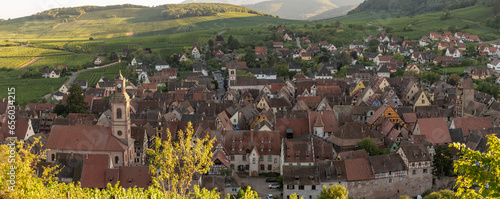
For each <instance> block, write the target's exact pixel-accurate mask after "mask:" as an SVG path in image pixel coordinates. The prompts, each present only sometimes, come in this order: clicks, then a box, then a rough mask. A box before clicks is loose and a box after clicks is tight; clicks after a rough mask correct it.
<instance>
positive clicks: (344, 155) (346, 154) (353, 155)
mask: <svg viewBox="0 0 500 199" xmlns="http://www.w3.org/2000/svg"><path fill="white" fill-rule="evenodd" d="M358 158H368V153H367V152H366V151H365V150H364V149H361V150H357V151H343V152H340V153H339V155H338V158H337V159H340V160H345V159H358Z"/></svg>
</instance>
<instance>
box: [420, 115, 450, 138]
mask: <svg viewBox="0 0 500 199" xmlns="http://www.w3.org/2000/svg"><path fill="white" fill-rule="evenodd" d="M417 125H418V126H419V127H420V133H421V134H422V135H425V137H426V139H427V140H428V141H429V142H431V143H432V144H447V143H450V142H451V137H450V132H449V129H448V125H447V123H446V118H444V117H439V118H420V119H418V121H417Z"/></svg>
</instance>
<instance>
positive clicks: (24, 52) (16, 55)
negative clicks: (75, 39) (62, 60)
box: [0, 46, 71, 69]
mask: <svg viewBox="0 0 500 199" xmlns="http://www.w3.org/2000/svg"><path fill="white" fill-rule="evenodd" d="M68 54H71V53H70V52H65V51H60V50H52V49H43V48H32V47H17V46H16V47H0V68H13V69H15V68H17V67H19V66H21V65H22V64H24V63H26V62H28V61H30V60H31V59H33V58H34V57H45V56H61V55H68ZM35 63H36V62H35Z"/></svg>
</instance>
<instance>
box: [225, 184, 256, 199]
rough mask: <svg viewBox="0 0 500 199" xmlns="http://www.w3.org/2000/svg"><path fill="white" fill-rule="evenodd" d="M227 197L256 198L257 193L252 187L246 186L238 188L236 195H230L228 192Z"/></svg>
mask: <svg viewBox="0 0 500 199" xmlns="http://www.w3.org/2000/svg"><path fill="white" fill-rule="evenodd" d="M227 198H231V199H233V198H234V199H258V198H259V194H257V192H256V191H254V190H252V187H250V186H247V187H245V188H242V189H240V191H239V192H238V194H237V195H236V196H234V197H230V196H229V194H228V196H227Z"/></svg>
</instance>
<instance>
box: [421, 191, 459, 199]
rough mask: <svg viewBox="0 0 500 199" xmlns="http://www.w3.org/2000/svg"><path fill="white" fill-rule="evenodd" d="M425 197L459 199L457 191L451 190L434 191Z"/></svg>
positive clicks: (429, 198) (430, 198)
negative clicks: (456, 194)
mask: <svg viewBox="0 0 500 199" xmlns="http://www.w3.org/2000/svg"><path fill="white" fill-rule="evenodd" d="M424 199H458V197H457V196H455V193H453V191H450V190H440V191H439V192H432V193H430V194H429V195H427V196H425V197H424Z"/></svg>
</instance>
